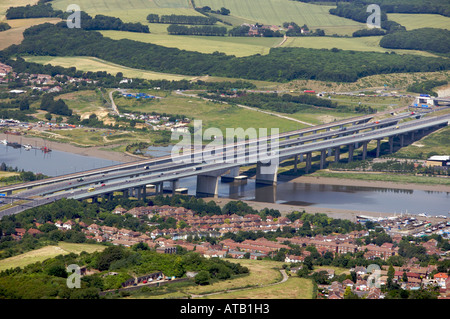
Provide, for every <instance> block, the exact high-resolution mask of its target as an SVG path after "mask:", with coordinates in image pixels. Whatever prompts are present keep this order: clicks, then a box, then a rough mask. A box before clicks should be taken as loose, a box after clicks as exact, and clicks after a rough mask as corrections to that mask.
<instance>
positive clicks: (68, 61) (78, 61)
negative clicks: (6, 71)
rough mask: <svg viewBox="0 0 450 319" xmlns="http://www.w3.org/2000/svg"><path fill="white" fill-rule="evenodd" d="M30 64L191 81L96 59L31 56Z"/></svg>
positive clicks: (179, 76) (187, 77)
mask: <svg viewBox="0 0 450 319" xmlns="http://www.w3.org/2000/svg"><path fill="white" fill-rule="evenodd" d="M25 59H26V60H27V61H29V62H35V63H41V64H52V65H59V66H62V67H65V68H70V67H72V66H75V67H76V68H77V69H78V70H80V71H91V72H96V71H106V72H108V73H110V74H113V75H115V74H117V72H122V73H123V75H124V76H125V77H134V78H142V79H147V80H160V79H166V80H169V81H172V80H174V81H176V80H182V79H191V77H189V76H186V77H185V76H182V75H173V74H166V73H158V72H152V71H148V70H139V69H133V68H129V67H126V66H122V65H118V64H115V63H112V62H109V61H105V60H101V59H98V58H94V57H54V56H29V57H25Z"/></svg>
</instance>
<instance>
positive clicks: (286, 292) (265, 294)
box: [206, 276, 313, 299]
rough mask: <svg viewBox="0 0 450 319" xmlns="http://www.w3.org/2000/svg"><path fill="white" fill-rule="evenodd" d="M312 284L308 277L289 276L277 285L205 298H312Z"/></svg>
mask: <svg viewBox="0 0 450 319" xmlns="http://www.w3.org/2000/svg"><path fill="white" fill-rule="evenodd" d="M312 290H313V284H312V281H311V280H310V279H305V278H300V277H297V276H292V277H290V278H289V279H288V280H287V281H286V282H284V283H281V284H279V285H273V286H267V287H262V288H255V289H250V290H240V291H234V292H226V293H222V294H216V295H211V296H208V297H206V298H207V299H312V297H313V296H312Z"/></svg>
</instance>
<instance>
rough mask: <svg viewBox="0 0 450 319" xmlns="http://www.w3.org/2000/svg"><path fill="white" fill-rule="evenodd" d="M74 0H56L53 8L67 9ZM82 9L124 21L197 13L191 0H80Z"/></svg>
mask: <svg viewBox="0 0 450 319" xmlns="http://www.w3.org/2000/svg"><path fill="white" fill-rule="evenodd" d="M72 3H74V2H73V1H72V0H54V1H52V5H53V8H55V9H59V10H63V11H65V10H66V8H67V6H68V5H70V4H72ZM76 4H77V5H78V6H80V9H81V10H83V11H85V12H87V13H88V14H90V15H93V16H95V15H96V14H103V15H107V16H113V17H118V18H120V19H122V21H124V22H141V23H147V15H148V14H149V13H156V14H160V15H164V14H181V15H197V14H198V13H197V12H196V11H195V10H193V9H192V8H191V7H190V5H189V0H99V1H91V0H79V1H77V2H76Z"/></svg>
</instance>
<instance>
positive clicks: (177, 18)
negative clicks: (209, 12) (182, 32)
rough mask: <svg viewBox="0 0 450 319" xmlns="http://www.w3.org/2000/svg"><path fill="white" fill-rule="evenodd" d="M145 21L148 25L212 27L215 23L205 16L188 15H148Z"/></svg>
mask: <svg viewBox="0 0 450 319" xmlns="http://www.w3.org/2000/svg"><path fill="white" fill-rule="evenodd" d="M147 21H148V22H150V23H165V24H191V25H212V24H215V23H216V22H217V19H215V18H211V17H205V16H190V15H177V14H171V15H162V16H159V15H158V14H154V13H150V14H149V15H148V16H147Z"/></svg>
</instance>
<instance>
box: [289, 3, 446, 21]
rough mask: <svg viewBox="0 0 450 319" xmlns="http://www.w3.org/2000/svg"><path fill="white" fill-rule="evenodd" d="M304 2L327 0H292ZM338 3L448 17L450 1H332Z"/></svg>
mask: <svg viewBox="0 0 450 319" xmlns="http://www.w3.org/2000/svg"><path fill="white" fill-rule="evenodd" d="M294 1H300V2H305V3H323V2H327V3H329V2H330V1H328V0H294ZM333 2H335V3H337V4H338V5H339V4H341V3H347V4H352V5H357V4H362V5H365V6H368V5H369V4H377V5H379V6H380V8H381V10H382V11H384V12H386V13H429V14H430V13H431V14H440V15H443V16H445V17H450V3H449V2H448V1H441V0H336V1H333Z"/></svg>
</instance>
